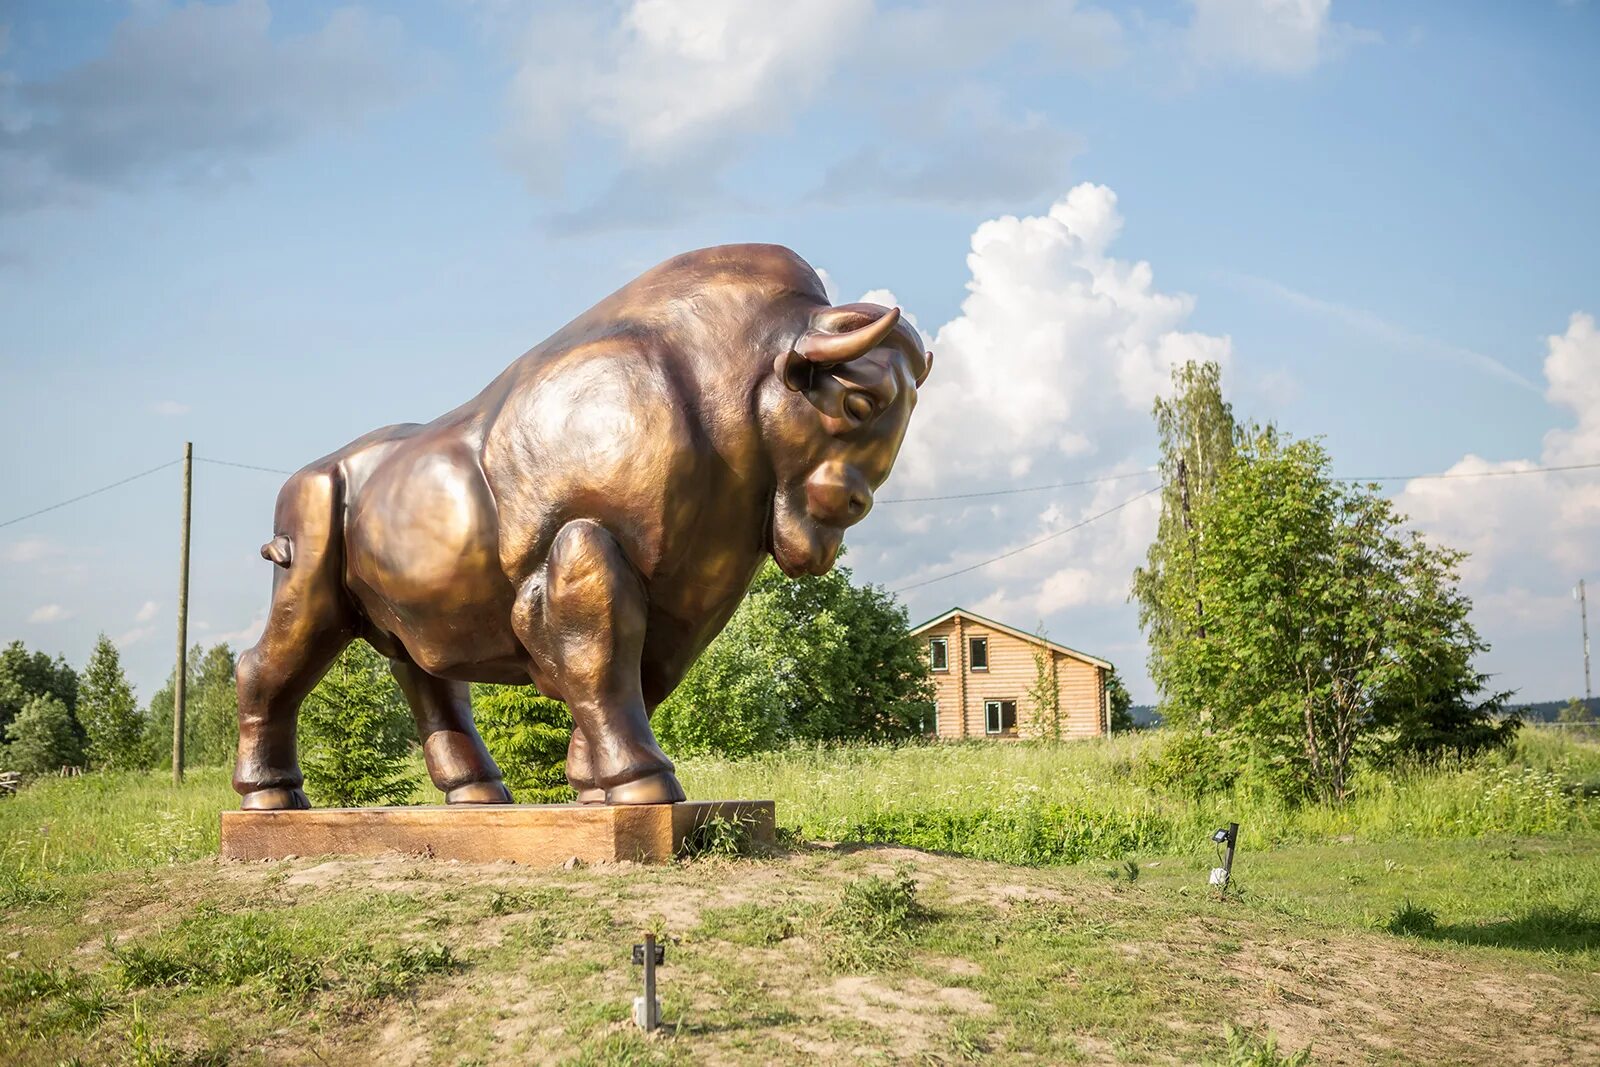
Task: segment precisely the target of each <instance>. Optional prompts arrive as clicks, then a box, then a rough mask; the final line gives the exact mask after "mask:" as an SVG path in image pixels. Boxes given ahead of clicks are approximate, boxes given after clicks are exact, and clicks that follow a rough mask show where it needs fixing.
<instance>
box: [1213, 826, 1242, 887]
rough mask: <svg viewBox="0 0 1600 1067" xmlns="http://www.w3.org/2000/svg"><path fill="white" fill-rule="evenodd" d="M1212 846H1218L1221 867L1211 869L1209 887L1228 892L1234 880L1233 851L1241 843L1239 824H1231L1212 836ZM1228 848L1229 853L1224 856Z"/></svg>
mask: <svg viewBox="0 0 1600 1067" xmlns="http://www.w3.org/2000/svg"><path fill="white" fill-rule="evenodd" d="M1211 842H1212V844H1214V845H1216V846H1217V853H1218V855H1217V859H1218V860H1219V861H1220V863H1221V866H1218V867H1213V868H1211V877H1210V878H1209V879H1208V880H1207V884H1208V885H1214V886H1216V887H1217V888H1218V889H1219V890H1220V891H1222V892H1224V893H1226V892H1227V891H1228V883H1229V882H1230V881H1231V880H1232V879H1233V850H1234V847H1235V846H1236V845H1237V844H1238V843H1239V824H1238V823H1236V822H1231V823H1229V824H1228V825H1227V826H1225V827H1223V828H1222V829H1220V830H1218V831H1217V832H1216V833H1214V834H1212V835H1211ZM1224 847H1226V849H1227V853H1226V854H1225V855H1224V854H1223V848H1224Z"/></svg>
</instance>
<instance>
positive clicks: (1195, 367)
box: [1133, 361, 1238, 717]
mask: <svg viewBox="0 0 1600 1067" xmlns="http://www.w3.org/2000/svg"><path fill="white" fill-rule="evenodd" d="M1172 385H1173V392H1172V399H1170V400H1167V399H1163V398H1161V397H1157V398H1156V401H1155V406H1154V409H1153V411H1152V414H1153V416H1154V417H1155V422H1156V436H1157V439H1158V445H1159V448H1160V452H1161V461H1160V471H1161V477H1162V482H1163V485H1162V490H1161V517H1160V519H1159V521H1158V523H1157V526H1156V538H1155V540H1154V541H1152V542H1151V543H1150V548H1149V551H1148V552H1147V554H1146V558H1145V565H1144V566H1143V567H1140V568H1138V569H1136V570H1135V571H1134V572H1133V599H1135V600H1137V601H1138V602H1139V625H1140V627H1141V628H1142V629H1143V630H1144V631H1145V633H1146V635H1147V636H1148V638H1149V642H1150V658H1149V665H1150V673H1151V676H1152V677H1153V678H1155V680H1156V683H1157V685H1158V686H1159V685H1160V684H1161V681H1162V676H1163V674H1164V672H1165V670H1166V661H1167V657H1168V656H1169V655H1170V654H1171V652H1172V649H1173V647H1174V645H1175V644H1176V643H1178V642H1180V641H1183V640H1185V639H1186V638H1188V637H1190V636H1192V635H1194V634H1199V635H1201V636H1204V633H1205V626H1206V619H1205V605H1204V601H1203V598H1202V596H1201V595H1200V593H1199V591H1198V589H1196V580H1197V579H1196V574H1195V563H1196V554H1197V552H1198V550H1199V546H1200V545H1201V544H1202V543H1203V542H1204V540H1205V527H1204V520H1203V518H1202V515H1203V510H1204V506H1205V504H1206V503H1207V502H1209V501H1210V500H1211V498H1212V497H1213V496H1214V495H1215V493H1216V488H1217V485H1218V483H1219V482H1220V481H1221V479H1222V477H1223V475H1224V473H1225V472H1226V471H1227V469H1228V466H1229V464H1230V463H1231V462H1232V461H1233V457H1234V453H1235V444H1234V438H1235V436H1236V433H1237V429H1238V427H1237V426H1236V424H1235V423H1234V419H1233V407H1232V406H1231V405H1230V404H1229V403H1228V402H1227V401H1226V400H1224V399H1223V397H1222V370H1221V368H1220V367H1219V366H1218V365H1217V364H1216V363H1214V362H1210V361H1207V362H1205V363H1192V362H1191V363H1186V364H1184V365H1183V366H1181V367H1174V368H1173V371H1172ZM1197 714H1198V715H1200V716H1202V717H1203V716H1204V714H1205V709H1204V708H1201V709H1198V710H1197Z"/></svg>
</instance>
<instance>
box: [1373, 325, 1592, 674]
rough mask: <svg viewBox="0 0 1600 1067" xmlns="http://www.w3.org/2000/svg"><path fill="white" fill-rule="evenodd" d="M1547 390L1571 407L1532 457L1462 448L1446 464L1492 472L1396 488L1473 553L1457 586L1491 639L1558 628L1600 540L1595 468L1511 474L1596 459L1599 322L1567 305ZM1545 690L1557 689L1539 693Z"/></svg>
mask: <svg viewBox="0 0 1600 1067" xmlns="http://www.w3.org/2000/svg"><path fill="white" fill-rule="evenodd" d="M1544 374H1545V379H1546V382H1547V389H1546V392H1545V396H1546V398H1547V399H1548V400H1549V401H1550V403H1551V404H1552V405H1553V406H1554V407H1556V408H1561V409H1565V410H1566V411H1568V412H1570V413H1571V414H1572V416H1573V417H1574V423H1573V425H1571V426H1562V427H1555V428H1552V429H1551V430H1550V431H1549V432H1548V433H1546V434H1545V437H1544V447H1543V449H1542V452H1541V455H1540V456H1539V457H1538V458H1537V460H1533V459H1511V460H1498V461H1497V460H1489V459H1484V458H1482V457H1479V456H1475V455H1467V456H1463V457H1462V458H1461V459H1460V460H1459V461H1458V462H1456V463H1455V464H1454V465H1453V466H1452V467H1451V468H1450V469H1449V471H1448V472H1447V473H1450V474H1476V475H1489V476H1488V477H1471V478H1451V479H1445V478H1437V479H1418V480H1414V481H1411V482H1408V483H1407V484H1406V487H1405V489H1404V491H1403V492H1401V493H1400V495H1399V496H1398V497H1397V498H1396V504H1397V506H1398V507H1399V508H1400V510H1401V511H1403V512H1405V513H1406V514H1407V515H1409V516H1410V517H1411V520H1412V523H1413V525H1415V526H1416V527H1417V528H1418V529H1421V530H1422V531H1424V532H1425V533H1426V534H1427V535H1429V537H1430V538H1432V539H1435V540H1437V541H1438V542H1440V543H1442V544H1445V545H1449V546H1451V547H1454V548H1460V549H1465V550H1467V551H1468V552H1470V553H1471V558H1470V559H1468V561H1467V562H1466V564H1465V566H1464V567H1463V588H1464V589H1465V590H1466V591H1467V592H1468V593H1469V594H1470V595H1471V596H1472V597H1473V600H1474V603H1475V605H1476V608H1475V612H1474V614H1475V618H1476V619H1477V623H1478V627H1479V629H1480V631H1482V633H1483V635H1484V636H1485V637H1486V638H1487V639H1488V640H1489V641H1490V642H1491V643H1493V644H1500V643H1501V642H1502V640H1505V639H1508V638H1509V639H1512V640H1518V641H1521V640H1525V639H1526V636H1527V635H1526V634H1524V633H1521V632H1520V631H1519V629H1518V628H1519V627H1524V626H1528V625H1535V624H1537V623H1540V622H1542V623H1543V625H1544V626H1547V627H1548V626H1551V625H1557V624H1559V625H1560V626H1561V627H1562V628H1563V629H1564V628H1565V627H1566V624H1567V623H1568V622H1569V621H1573V620H1569V619H1568V618H1567V616H1568V615H1569V614H1570V615H1573V616H1575V614H1576V613H1575V612H1574V611H1573V610H1572V606H1571V604H1570V602H1569V601H1567V599H1566V598H1567V591H1568V589H1569V588H1570V587H1571V586H1572V585H1573V584H1574V583H1575V582H1576V580H1577V579H1578V578H1579V577H1581V576H1585V575H1587V576H1588V577H1590V578H1592V577H1594V575H1595V566H1596V559H1597V557H1596V555H1595V548H1596V546H1597V545H1600V476H1597V473H1596V472H1594V471H1573V472H1552V473H1547V474H1522V475H1517V474H1510V473H1507V472H1514V471H1525V470H1529V469H1531V468H1533V467H1536V466H1562V465H1570V464H1578V463H1600V332H1597V331H1596V328H1595V321H1594V318H1593V317H1592V316H1590V315H1587V314H1583V313H1578V314H1574V315H1573V316H1572V318H1571V319H1570V321H1569V322H1568V324H1567V330H1566V332H1565V333H1561V334H1556V335H1554V336H1551V337H1549V338H1547V339H1546V357H1545V361H1544ZM1537 695H1539V696H1544V695H1559V694H1549V693H1541V694H1537Z"/></svg>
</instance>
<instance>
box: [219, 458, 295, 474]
mask: <svg viewBox="0 0 1600 1067" xmlns="http://www.w3.org/2000/svg"><path fill="white" fill-rule="evenodd" d="M194 458H195V459H197V460H199V461H200V462H201V463H215V464H216V465H217V466H219V467H238V468H239V469H240V470H245V471H263V472H265V473H267V474H293V473H294V471H286V470H283V469H282V468H279V467H258V466H256V465H255V464H254V463H233V462H230V461H229V460H225V459H212V458H211V457H210V456H196V457H194Z"/></svg>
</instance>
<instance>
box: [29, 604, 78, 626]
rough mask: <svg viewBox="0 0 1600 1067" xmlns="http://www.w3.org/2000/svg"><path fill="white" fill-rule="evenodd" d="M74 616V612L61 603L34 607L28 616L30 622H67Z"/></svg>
mask: <svg viewBox="0 0 1600 1067" xmlns="http://www.w3.org/2000/svg"><path fill="white" fill-rule="evenodd" d="M70 618H72V612H70V611H68V610H67V609H66V608H64V607H62V606H61V605H60V604H41V605H39V606H38V607H36V608H34V609H33V612H32V614H30V615H29V616H28V621H29V622H65V621H66V620H67V619H70Z"/></svg>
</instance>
